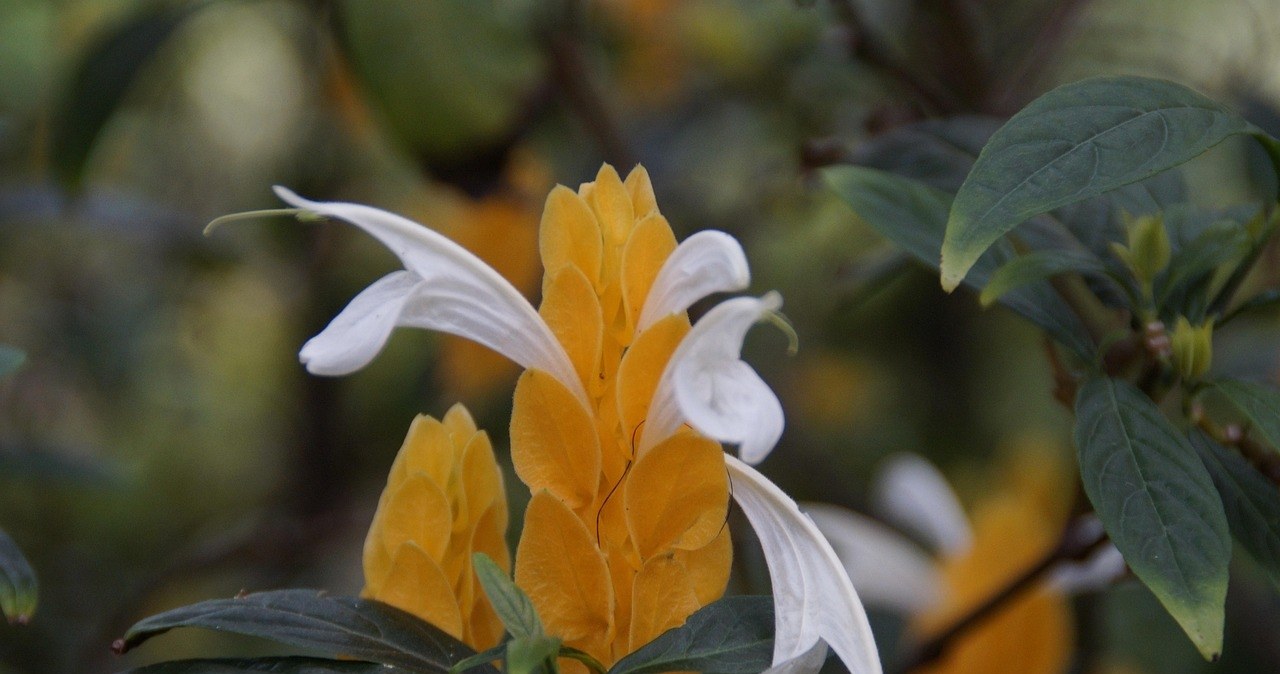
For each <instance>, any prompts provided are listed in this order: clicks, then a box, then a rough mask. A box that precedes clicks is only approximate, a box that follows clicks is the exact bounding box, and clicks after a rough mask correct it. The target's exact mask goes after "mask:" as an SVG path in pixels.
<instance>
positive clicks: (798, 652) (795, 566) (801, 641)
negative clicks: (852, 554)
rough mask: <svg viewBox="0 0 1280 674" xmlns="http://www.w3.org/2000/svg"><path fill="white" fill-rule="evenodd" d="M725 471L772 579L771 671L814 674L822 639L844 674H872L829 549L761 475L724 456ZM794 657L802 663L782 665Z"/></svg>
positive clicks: (872, 656) (864, 632) (857, 609)
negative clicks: (836, 658) (843, 669)
mask: <svg viewBox="0 0 1280 674" xmlns="http://www.w3.org/2000/svg"><path fill="white" fill-rule="evenodd" d="M725 466H726V467H727V468H728V469H729V475H730V477H731V478H732V479H733V498H734V500H735V501H737V502H738V505H739V506H740V507H741V508H742V511H743V513H745V514H746V516H747V519H748V520H750V522H751V527H752V528H753V529H755V531H756V534H757V536H759V538H760V546H761V548H763V550H764V556H765V561H766V562H767V563H768V565H769V578H770V579H771V580H772V581H773V597H774V610H775V618H774V619H775V621H776V629H775V634H774V640H773V666H774V668H775V669H776V671H784V672H788V673H791V672H816V671H817V668H816V666H820V665H821V659H820V658H818V657H816V654H815V653H814V649H815V647H816V646H817V645H818V644H820V643H821V642H823V641H825V642H826V643H827V644H828V645H830V646H831V648H832V649H833V650H834V651H835V652H836V655H838V656H839V657H840V659H841V660H842V661H843V662H844V664H845V666H846V667H848V668H849V672H850V673H851V674H880V671H881V666H880V658H879V655H878V653H877V651H876V643H875V639H874V638H873V637H872V634H871V625H870V624H869V623H868V622H867V614H866V611H865V610H864V609H863V607H862V602H861V601H860V600H859V599H858V593H857V592H856V591H855V590H854V588H853V583H852V582H850V580H849V576H848V575H846V574H845V570H844V566H843V564H841V562H840V559H839V558H838V557H836V553H835V551H834V550H832V548H831V544H830V543H828V542H827V540H826V539H825V538H823V536H822V533H821V532H819V531H818V527H817V526H815V525H814V523H813V521H811V520H810V519H809V518H808V517H806V516H805V515H804V514H803V513H801V512H800V509H799V507H797V506H796V503H795V501H793V500H791V498H790V497H788V496H787V495H786V494H784V493H783V492H782V490H781V489H779V488H778V487H777V485H775V484H773V483H772V482H770V481H769V480H768V479H767V478H765V476H763V475H761V474H760V473H759V472H757V471H756V470H755V469H754V468H752V467H751V466H748V465H747V464H745V463H743V462H742V461H740V460H738V459H736V458H734V457H733V456H730V455H728V454H726V455H725ZM797 658H802V659H803V665H801V666H791V667H789V666H787V665H788V663H791V662H793V661H794V660H796V659H797ZM814 660H816V661H817V662H816V666H815V665H814V663H813V661H814ZM771 671H773V670H771Z"/></svg>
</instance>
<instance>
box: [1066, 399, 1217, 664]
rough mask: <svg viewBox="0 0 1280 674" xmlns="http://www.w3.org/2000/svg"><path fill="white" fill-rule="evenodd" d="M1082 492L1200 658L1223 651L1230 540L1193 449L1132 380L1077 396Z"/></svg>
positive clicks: (1077, 438)
mask: <svg viewBox="0 0 1280 674" xmlns="http://www.w3.org/2000/svg"><path fill="white" fill-rule="evenodd" d="M1075 442H1076V449H1077V451H1078V452H1079V457H1080V473H1081V477H1082V478H1083V481H1084V489H1085V493H1087V494H1088V495H1089V500H1090V501H1091V502H1092V503H1093V507H1094V508H1095V509H1096V510H1097V513H1098V518H1099V519H1101V520H1102V524H1103V526H1104V527H1106V530H1107V533H1108V534H1109V535H1110V536H1111V540H1112V542H1114V543H1115V545H1116V547H1117V548H1119V550H1120V553H1121V554H1123V555H1124V559H1125V561H1126V562H1128V564H1129V568H1131V569H1133V572H1134V573H1135V574H1137V576H1138V578H1139V579H1140V580H1141V581H1142V582H1143V583H1144V584H1146V586H1147V587H1149V588H1150V589H1151V591H1152V592H1153V593H1154V594H1155V595H1156V597H1157V598H1158V599H1159V600H1160V603H1162V604H1164V607H1165V609H1166V610H1168V611H1169V613H1170V614H1171V615H1172V616H1173V617H1174V618H1175V619H1176V620H1177V621H1178V624H1179V625H1181V626H1182V629H1183V631H1185V632H1186V633H1187V636H1189V637H1190V638H1191V641H1192V642H1194V643H1195V645H1196V647H1197V648H1198V649H1200V653H1201V655H1203V656H1204V657H1205V658H1206V659H1213V658H1216V657H1217V656H1218V654H1219V653H1220V652H1221V651H1222V629H1223V619H1224V611H1223V603H1224V601H1225V600H1226V596H1227V566H1228V564H1229V563H1230V561H1231V539H1230V534H1229V533H1228V529H1227V517H1226V514H1225V513H1224V512H1223V507H1222V502H1221V501H1220V500H1219V498H1218V493H1217V490H1216V489H1215V488H1214V484H1213V480H1212V479H1211V478H1210V477H1209V473H1208V471H1207V470H1206V469H1205V467H1204V464H1202V463H1201V462H1200V461H1199V460H1198V459H1197V458H1196V452H1195V449H1193V448H1192V447H1191V445H1190V444H1189V443H1188V441H1187V439H1186V438H1185V437H1183V436H1182V434H1181V433H1179V432H1178V430H1177V429H1175V428H1174V427H1173V425H1172V424H1171V423H1170V422H1169V421H1168V420H1167V419H1165V417H1164V414H1163V413H1161V411H1160V409H1159V408H1158V407H1156V406H1155V403H1153V402H1151V399H1150V398H1148V397H1147V396H1146V395H1145V394H1144V393H1142V391H1139V390H1138V389H1137V388H1136V387H1134V386H1133V385H1132V384H1130V383H1128V382H1125V381H1121V380H1117V379H1109V378H1106V377H1098V378H1095V379H1091V380H1089V381H1088V382H1086V383H1085V385H1084V386H1083V387H1081V389H1080V392H1079V394H1078V395H1077V398H1076V428H1075Z"/></svg>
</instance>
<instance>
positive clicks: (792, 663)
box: [760, 639, 827, 674]
mask: <svg viewBox="0 0 1280 674" xmlns="http://www.w3.org/2000/svg"><path fill="white" fill-rule="evenodd" d="M826 662H827V642H825V641H823V640H822V639H818V643H816V644H814V645H813V648H810V649H809V650H807V651H805V652H803V653H801V654H800V655H797V656H795V657H794V658H791V659H790V660H784V661H782V662H779V663H777V664H775V665H773V666H772V667H770V668H768V669H766V670H764V671H763V672H761V673H760V674H817V673H818V671H819V670H821V669H822V665H823V664H825V663H826Z"/></svg>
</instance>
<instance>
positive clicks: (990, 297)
mask: <svg viewBox="0 0 1280 674" xmlns="http://www.w3.org/2000/svg"><path fill="white" fill-rule="evenodd" d="M1069 272H1075V273H1080V274H1090V275H1094V276H1101V275H1104V274H1106V272H1107V267H1106V265H1105V264H1103V262H1102V261H1101V260H1099V259H1098V258H1097V257H1095V256H1093V255H1091V254H1089V253H1079V252H1073V251H1069V250H1041V251H1036V252H1034V253H1028V254H1027V255H1020V256H1018V257H1016V258H1014V259H1013V260H1012V261H1010V262H1009V263H1008V264H1005V265H1003V266H1001V267H1000V268H999V269H997V270H996V271H995V273H993V274H992V275H991V278H990V279H989V280H988V281H987V285H986V287H984V288H983V289H982V293H981V294H979V295H978V301H979V302H981V303H982V306H990V305H991V304H992V303H994V302H995V301H996V300H998V299H1000V298H1001V297H1003V296H1004V295H1005V294H1006V293H1008V292H1009V291H1011V290H1013V289H1015V288H1021V287H1023V286H1025V285H1027V284H1029V283H1035V282H1037V281H1045V280H1048V279H1050V278H1052V277H1054V276H1057V275H1059V274H1066V273H1069Z"/></svg>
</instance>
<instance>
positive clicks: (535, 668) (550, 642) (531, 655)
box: [505, 636, 560, 674]
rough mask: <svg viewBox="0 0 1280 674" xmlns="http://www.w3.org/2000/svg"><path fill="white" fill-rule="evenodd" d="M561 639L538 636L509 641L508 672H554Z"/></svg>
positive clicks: (520, 673)
mask: <svg viewBox="0 0 1280 674" xmlns="http://www.w3.org/2000/svg"><path fill="white" fill-rule="evenodd" d="M559 652H560V640H559V639H556V638H554V637H547V636H536V637H522V638H517V639H512V640H511V641H508V642H507V657H506V661H505V664H506V674H554V673H555V672H557V671H558V670H557V669H556V665H555V662H556V655H557V654H559Z"/></svg>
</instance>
